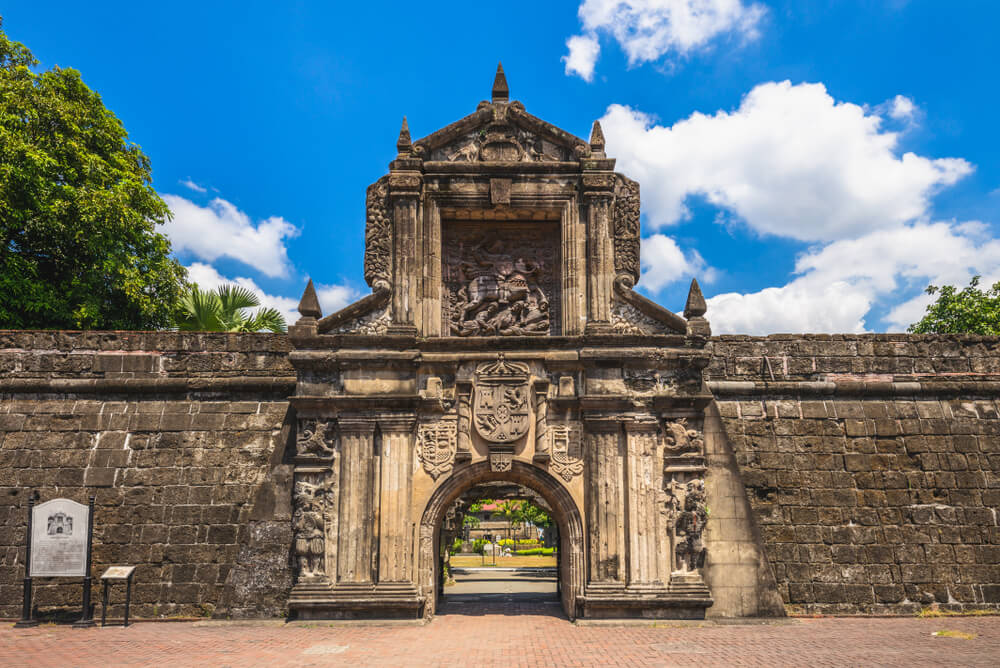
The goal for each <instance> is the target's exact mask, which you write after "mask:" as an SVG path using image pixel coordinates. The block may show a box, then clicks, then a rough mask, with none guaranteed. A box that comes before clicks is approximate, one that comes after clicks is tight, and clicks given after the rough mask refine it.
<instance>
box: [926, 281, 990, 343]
mask: <svg viewBox="0 0 1000 668" xmlns="http://www.w3.org/2000/svg"><path fill="white" fill-rule="evenodd" d="M979 278H980V277H979V276H973V277H972V280H971V281H970V282H969V286H968V287H966V288H964V289H962V290H958V289H957V288H955V287H954V286H951V285H945V286H942V287H938V286H936V285H929V286H927V294H929V295H934V294H936V295H938V298H937V300H936V301H935V302H934V303H933V304H930V305H929V306H928V307H927V313H926V314H925V315H924V317H923V318H922V319H921V320H920V322H916V323H914V324H912V325H910V327H909V329H908V330H907V331H909V332H912V333H914V334H993V335H997V334H1000V282H997V283H994V284H993V287H991V288H988V289H987V290H981V289H979V287H978V286H979Z"/></svg>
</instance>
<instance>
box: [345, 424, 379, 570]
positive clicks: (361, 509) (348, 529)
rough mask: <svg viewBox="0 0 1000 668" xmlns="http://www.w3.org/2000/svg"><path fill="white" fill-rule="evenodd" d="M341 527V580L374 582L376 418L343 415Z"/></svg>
mask: <svg viewBox="0 0 1000 668" xmlns="http://www.w3.org/2000/svg"><path fill="white" fill-rule="evenodd" d="M338 425H339V427H340V443H341V451H342V453H343V454H342V456H341V464H340V526H339V527H338V528H339V531H338V534H337V582H338V583H341V582H342V583H358V582H371V581H372V566H373V563H372V538H373V535H372V534H373V528H374V524H375V500H376V497H375V494H374V481H375V461H374V459H375V458H374V450H375V439H374V436H375V421H374V420H373V419H371V418H364V417H354V416H349V417H341V418H340V419H339V420H338Z"/></svg>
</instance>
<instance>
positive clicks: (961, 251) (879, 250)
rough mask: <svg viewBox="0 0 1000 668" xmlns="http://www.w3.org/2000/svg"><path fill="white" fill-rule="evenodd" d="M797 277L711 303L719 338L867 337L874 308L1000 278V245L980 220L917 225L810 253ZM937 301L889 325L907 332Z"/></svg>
mask: <svg viewBox="0 0 1000 668" xmlns="http://www.w3.org/2000/svg"><path fill="white" fill-rule="evenodd" d="M795 273H796V274H797V277H796V278H795V279H794V280H792V281H791V282H789V283H788V284H786V285H784V286H782V287H774V288H766V289H764V290H761V291H759V292H755V293H750V294H738V293H728V294H723V295H717V296H715V297H712V298H711V299H709V300H708V306H709V310H708V314H707V317H708V318H709V321H710V322H711V323H712V329H713V330H714V331H715V332H716V333H719V334H726V333H741V334H769V333H777V332H861V331H865V330H866V329H867V323H866V320H865V317H866V315H867V314H868V311H869V310H870V308H871V306H872V304H873V303H875V301H876V300H878V299H881V298H889V299H891V298H892V296H893V295H898V294H900V292H901V291H903V290H906V291H907V292H908V293H909V292H912V290H913V289H917V290H923V288H924V287H926V286H927V285H928V284H935V285H957V286H963V285H966V284H968V281H969V279H970V278H971V277H972V276H973V275H975V274H981V275H983V276H984V280H983V283H985V284H990V283H992V282H993V281H996V280H998V279H1000V240H998V239H993V238H989V236H988V234H987V228H986V227H985V226H983V225H982V224H981V223H975V222H973V223H962V224H955V223H944V222H936V223H917V224H914V225H904V226H900V227H898V228H895V229H890V230H876V231H873V232H872V233H870V234H867V235H862V236H860V237H858V238H856V239H845V240H841V241H836V242H833V243H831V244H828V245H827V246H825V247H822V248H818V249H816V250H814V251H811V252H809V253H806V254H805V255H803V256H801V257H799V258H798V260H797V261H796V264H795ZM931 301H933V297H930V296H929V295H926V294H923V293H920V294H918V295H917V296H914V297H912V298H910V299H908V300H906V301H904V302H903V303H900V304H897V305H896V306H894V307H893V308H891V309H890V311H889V313H888V315H887V316H886V317H885V321H886V323H888V325H889V328H890V329H891V330H895V331H903V330H905V329H906V327H907V326H908V325H910V324H911V323H913V322H916V321H917V320H919V319H920V318H921V317H922V316H923V314H924V309H925V308H926V306H927V304H929V303H930V302H931Z"/></svg>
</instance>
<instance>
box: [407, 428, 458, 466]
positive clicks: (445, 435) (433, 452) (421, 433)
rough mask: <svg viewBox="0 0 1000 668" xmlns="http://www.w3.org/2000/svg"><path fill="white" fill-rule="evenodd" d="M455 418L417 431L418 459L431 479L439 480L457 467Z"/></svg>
mask: <svg viewBox="0 0 1000 668" xmlns="http://www.w3.org/2000/svg"><path fill="white" fill-rule="evenodd" d="M455 447H456V429H455V419H454V418H443V419H441V420H439V421H437V422H430V423H426V424H421V425H420V427H419V428H418V429H417V457H418V458H419V459H420V463H421V465H423V467H424V470H425V471H427V474H428V475H430V477H431V478H433V479H434V480H437V479H438V478H440V477H441V476H442V475H445V474H447V473H450V472H451V469H452V467H453V466H454V465H455Z"/></svg>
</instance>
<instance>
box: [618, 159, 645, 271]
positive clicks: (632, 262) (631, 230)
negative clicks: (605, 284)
mask: <svg viewBox="0 0 1000 668" xmlns="http://www.w3.org/2000/svg"><path fill="white" fill-rule="evenodd" d="M617 186H618V187H617V188H616V189H615V213H614V216H615V226H614V229H615V273H617V274H629V275H630V276H632V280H633V281H638V280H639V184H638V183H637V182H635V181H633V180H631V179H627V178H625V177H624V176H619V177H618V184H617Z"/></svg>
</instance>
